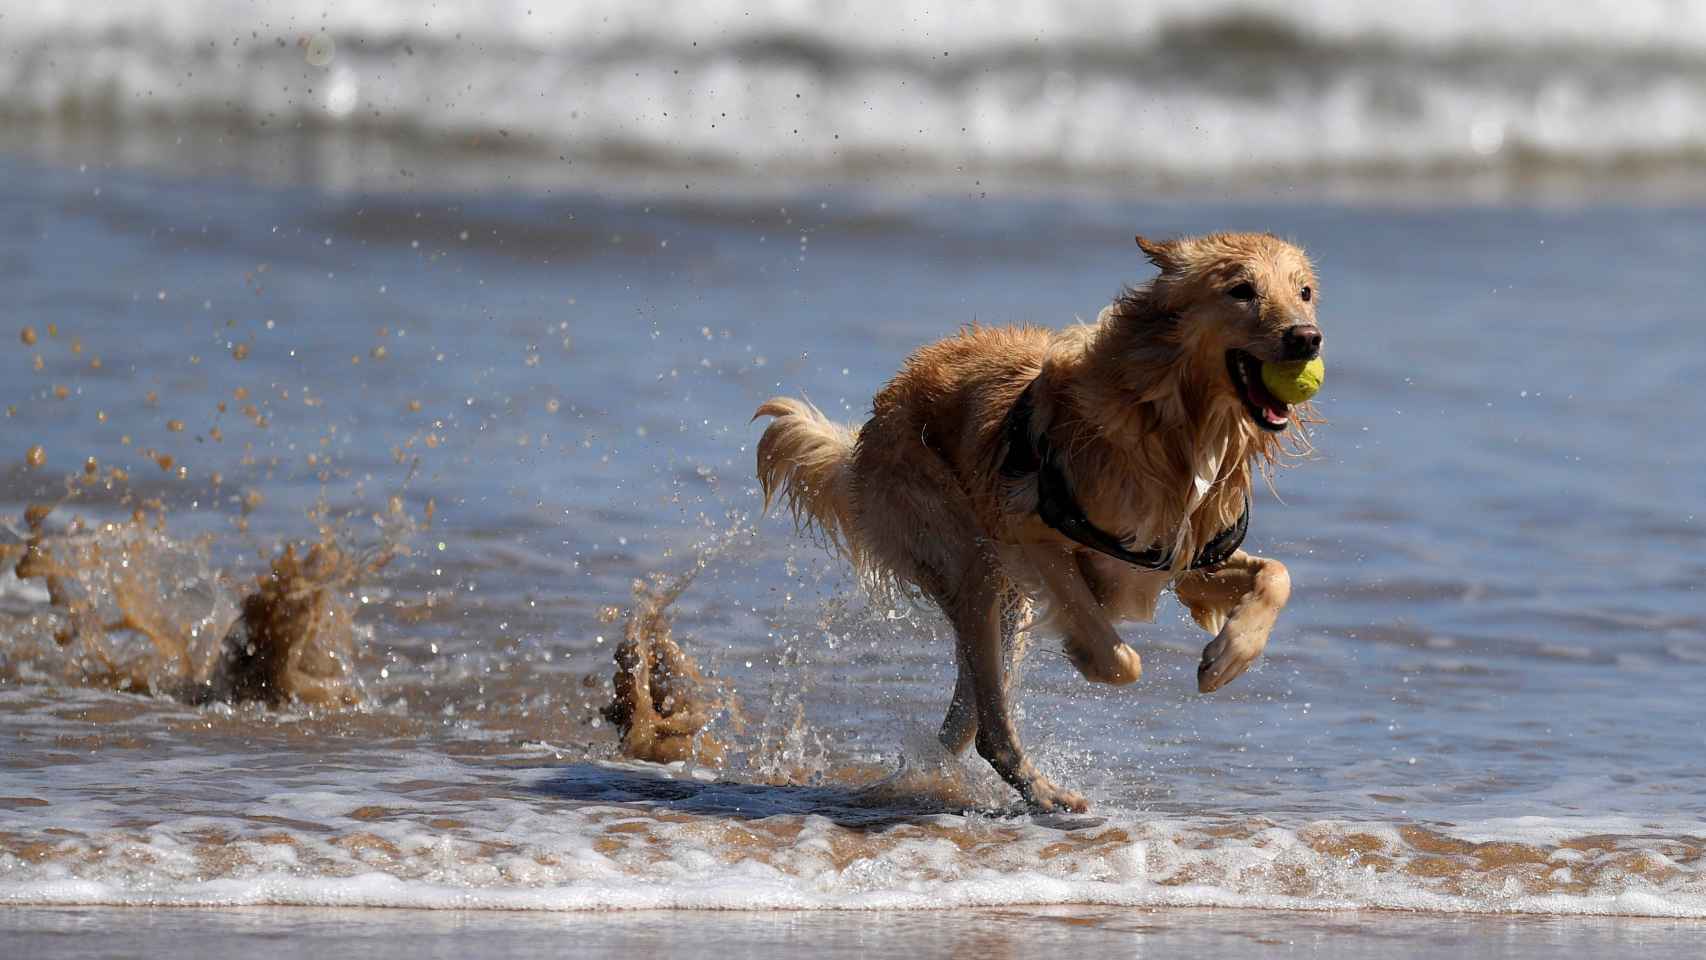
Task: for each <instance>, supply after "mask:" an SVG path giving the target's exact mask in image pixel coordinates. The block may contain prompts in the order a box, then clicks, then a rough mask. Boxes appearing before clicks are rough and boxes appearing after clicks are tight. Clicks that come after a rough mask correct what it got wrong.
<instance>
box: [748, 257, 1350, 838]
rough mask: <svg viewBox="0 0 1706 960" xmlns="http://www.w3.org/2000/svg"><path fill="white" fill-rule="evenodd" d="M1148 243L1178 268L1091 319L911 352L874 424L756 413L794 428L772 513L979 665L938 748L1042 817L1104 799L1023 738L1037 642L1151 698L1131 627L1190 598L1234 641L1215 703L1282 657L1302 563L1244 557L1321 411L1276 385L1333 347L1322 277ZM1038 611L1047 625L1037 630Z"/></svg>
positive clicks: (988, 331)
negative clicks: (1279, 466)
mask: <svg viewBox="0 0 1706 960" xmlns="http://www.w3.org/2000/svg"><path fill="white" fill-rule="evenodd" d="M1137 243H1138V246H1139V247H1141V248H1142V249H1143V252H1144V253H1145V254H1146V255H1147V256H1148V258H1149V260H1150V261H1151V262H1152V263H1153V264H1154V265H1155V266H1156V267H1157V268H1158V269H1159V271H1160V272H1159V275H1158V276H1156V277H1155V278H1154V279H1152V280H1150V281H1149V282H1148V283H1145V284H1143V285H1141V286H1137V287H1133V288H1129V289H1127V290H1126V291H1125V292H1124V293H1123V294H1122V295H1121V296H1120V297H1119V298H1118V299H1117V300H1115V301H1114V302H1113V303H1112V304H1111V305H1109V306H1108V307H1107V308H1105V309H1104V310H1102V312H1101V315H1100V316H1099V317H1098V318H1097V321H1096V322H1095V323H1094V324H1080V325H1077V326H1074V327H1071V328H1068V329H1066V330H1058V331H1057V330H1051V329H1046V328H1039V327H1013V328H992V327H979V326H973V327H969V328H966V329H964V330H962V331H961V332H960V334H959V335H958V336H954V337H950V338H948V339H946V340H941V341H938V342H936V343H933V344H930V345H929V346H926V347H924V348H922V349H920V350H919V351H918V352H916V353H914V354H913V355H912V356H911V357H910V358H908V360H907V361H906V365H905V366H904V367H903V368H902V370H901V371H900V373H899V375H897V376H896V377H895V378H894V379H893V380H892V381H890V382H889V384H888V386H886V387H884V388H883V390H882V392H880V393H878V394H877V396H876V399H875V401H874V402H873V405H872V412H871V418H870V420H869V421H868V422H866V423H865V425H864V426H862V427H858V428H849V427H845V426H842V425H839V424H836V423H832V422H831V421H830V420H828V419H827V418H825V417H824V416H823V414H822V413H820V412H819V411H818V410H817V409H816V408H815V407H813V406H811V405H810V404H807V403H805V402H802V401H799V400H794V399H790V398H785V397H778V398H776V399H772V400H770V401H768V402H766V403H765V404H764V405H763V406H761V407H759V408H758V412H757V414H755V415H754V418H753V419H755V420H756V419H757V418H758V417H761V416H769V417H773V418H774V419H773V420H772V421H771V422H770V424H769V426H768V427H767V428H766V429H765V431H764V436H763V438H762V440H760V442H759V444H758V478H759V481H760V483H761V485H762V486H763V489H764V497H765V505H766V507H768V506H769V504H770V502H771V499H772V498H773V497H775V496H778V495H780V496H781V497H782V498H783V499H784V500H785V501H786V502H787V504H788V506H789V508H790V509H791V510H792V511H793V514H794V516H795V519H796V520H797V521H799V522H801V523H802V524H804V525H806V526H807V527H810V528H812V529H814V530H816V531H817V532H818V533H820V534H821V535H822V536H823V537H824V538H825V539H826V540H828V541H829V542H830V543H831V544H833V545H834V546H835V547H837V548H838V549H839V550H840V551H841V552H843V553H845V554H846V556H847V557H849V558H850V559H851V560H852V562H853V563H854V565H855V566H856V568H857V569H858V570H859V571H860V572H861V573H862V574H864V575H866V576H867V577H868V578H870V579H872V580H875V581H879V582H887V583H890V584H893V585H898V586H901V587H910V588H915V589H916V590H917V591H919V592H920V593H922V594H923V595H924V596H925V597H928V598H929V599H930V600H931V601H933V602H934V603H935V604H936V605H937V606H939V607H941V609H942V612H943V614H945V615H946V616H947V618H948V621H949V623H950V624H951V625H952V626H953V629H954V632H955V635H956V638H957V642H956V646H955V653H956V658H957V660H958V665H959V678H958V681H957V682H956V683H955V685H954V694H953V700H952V701H951V703H950V706H949V707H948V715H947V718H946V719H945V720H944V721H943V722H942V729H941V740H942V743H943V744H944V745H945V746H946V747H947V748H948V749H949V750H951V751H953V752H954V753H956V754H958V753H963V752H964V751H965V749H966V747H967V746H968V745H970V744H971V743H973V742H974V741H975V743H976V744H977V752H978V753H979V754H980V755H982V756H983V758H984V759H985V760H987V761H989V763H990V765H991V766H992V767H994V768H995V770H996V771H997V772H998V773H999V774H1000V775H1001V776H1002V778H1003V779H1005V780H1006V781H1007V782H1008V783H1009V784H1011V785H1012V786H1013V788H1014V789H1016V790H1017V791H1018V792H1019V793H1020V795H1021V796H1023V797H1024V799H1025V801H1026V802H1027V803H1028V804H1030V806H1031V807H1032V808H1033V809H1037V810H1042V811H1054V810H1070V811H1081V810H1083V809H1085V807H1086V803H1085V800H1084V798H1083V797H1082V796H1080V795H1078V794H1076V793H1074V792H1071V791H1069V790H1066V789H1063V788H1061V787H1059V786H1057V785H1055V784H1054V783H1053V782H1051V781H1050V780H1049V779H1048V778H1047V777H1044V776H1043V775H1042V774H1041V773H1039V772H1038V771H1037V769H1036V768H1035V767H1034V766H1033V765H1032V764H1031V762H1030V760H1029V759H1028V758H1027V757H1026V756H1025V751H1024V748H1023V747H1022V746H1021V745H1020V743H1019V735H1018V731H1017V728H1016V727H1015V725H1014V723H1013V719H1012V715H1011V713H1010V711H1009V702H1008V701H1009V697H1008V694H1009V691H1008V686H1009V676H1010V675H1011V672H1012V670H1013V667H1014V663H1013V662H1012V660H1013V658H1014V657H1015V656H1016V655H1017V654H1016V651H1017V650H1018V649H1019V646H1020V644H1019V642H1018V638H1019V636H1020V632H1021V631H1024V630H1026V629H1028V628H1030V629H1038V630H1048V631H1052V632H1056V633H1059V634H1060V636H1061V637H1062V640H1063V646H1064V648H1065V652H1066V654H1067V656H1068V657H1069V658H1070V659H1071V661H1072V663H1073V664H1074V665H1075V666H1076V667H1077V668H1078V670H1079V672H1080V673H1082V674H1083V676H1084V677H1085V679H1087V680H1090V681H1092V682H1095V683H1109V684H1127V683H1131V682H1132V681H1134V680H1136V679H1137V678H1138V675H1139V673H1140V672H1141V671H1142V663H1141V661H1140V660H1139V658H1138V655H1137V653H1136V652H1135V651H1134V650H1132V649H1131V647H1129V646H1127V645H1126V644H1125V643H1124V642H1123V641H1121V640H1120V637H1119V634H1118V633H1116V632H1115V630H1114V627H1113V622H1116V621H1120V620H1142V621H1150V620H1153V619H1154V615H1155V604H1156V601H1157V600H1158V598H1159V597H1160V595H1161V593H1162V592H1163V590H1165V589H1166V588H1167V587H1168V586H1169V585H1170V586H1172V587H1173V589H1174V591H1175V593H1176V594H1177V595H1178V597H1179V599H1180V600H1181V601H1182V602H1183V603H1184V604H1185V606H1186V607H1188V608H1189V609H1190V611H1191V614H1192V616H1193V617H1194V618H1195V620H1196V622H1197V623H1199V624H1200V625H1202V627H1203V628H1204V629H1205V630H1207V631H1208V632H1210V633H1212V634H1213V635H1214V639H1213V640H1212V641H1211V642H1210V643H1209V644H1208V646H1206V647H1205V648H1204V649H1203V655H1202V663H1201V665H1200V666H1198V668H1197V687H1198V689H1199V690H1202V691H1203V692H1208V691H1212V690H1216V689H1218V688H1220V687H1221V686H1224V685H1225V684H1227V683H1229V682H1231V681H1232V680H1233V679H1234V678H1236V677H1237V676H1238V675H1239V674H1241V673H1243V672H1244V669H1245V668H1246V667H1248V666H1249V665H1250V662H1251V661H1252V660H1254V659H1255V658H1256V657H1257V656H1258V655H1259V654H1260V653H1261V652H1262V648H1263V647H1264V646H1265V645H1266V644H1267V640H1268V634H1269V632H1270V631H1271V630H1272V629H1273V625H1274V620H1275V618H1276V617H1277V616H1278V615H1279V612H1280V609H1281V608H1282V607H1284V606H1285V603H1286V600H1287V598H1288V597H1289V596H1290V593H1291V581H1290V578H1289V576H1288V574H1287V573H1286V569H1285V567H1284V566H1283V565H1281V564H1280V563H1279V562H1278V561H1274V560H1268V559H1264V558H1262V557H1257V556H1252V555H1250V554H1248V553H1245V552H1244V551H1243V550H1241V549H1238V546H1239V544H1240V543H1241V542H1242V541H1243V538H1244V531H1245V528H1246V526H1247V524H1248V520H1249V510H1250V502H1251V487H1252V484H1253V471H1254V470H1256V469H1260V470H1261V471H1262V472H1263V473H1264V474H1269V473H1270V467H1271V465H1272V464H1273V463H1274V462H1276V461H1277V460H1278V459H1279V458H1280V457H1281V456H1282V455H1284V454H1287V453H1295V452H1301V451H1303V450H1306V449H1307V444H1308V440H1307V437H1306V436H1305V435H1304V434H1303V432H1302V431H1303V426H1302V424H1303V423H1304V422H1306V417H1305V413H1306V412H1307V410H1306V409H1304V410H1298V409H1293V408H1292V407H1290V406H1288V405H1287V404H1285V403H1283V402H1281V401H1280V400H1278V399H1276V398H1275V397H1274V396H1272V395H1271V394H1270V393H1269V392H1268V390H1267V389H1266V388H1265V387H1264V386H1263V385H1262V379H1261V373H1260V371H1261V365H1262V363H1264V362H1269V361H1281V360H1297V359H1307V358H1313V357H1316V356H1318V355H1319V354H1320V351H1321V342H1322V334H1321V328H1320V326H1319V324H1318V323H1317V322H1316V317H1315V308H1316V304H1317V303H1318V302H1319V299H1318V297H1317V289H1316V281H1315V274H1314V269H1313V267H1312V266H1311V265H1310V262H1309V259H1308V257H1307V256H1306V255H1305V254H1304V252H1303V251H1302V250H1300V249H1299V248H1298V247H1296V246H1294V245H1292V244H1290V243H1287V242H1285V241H1283V240H1280V239H1279V238H1277V237H1274V236H1271V235H1268V234H1252V233H1220V234H1212V235H1208V236H1201V237H1187V238H1180V239H1175V240H1169V241H1165V242H1157V241H1151V240H1147V239H1145V238H1143V237H1138V238H1137ZM1282 438H1287V439H1288V440H1289V441H1290V442H1289V443H1288V444H1286V445H1284V446H1282V444H1281V439H1282ZM1033 602H1034V603H1035V608H1036V609H1040V610H1042V611H1045V613H1044V615H1043V616H1042V617H1040V618H1038V619H1037V620H1036V622H1035V623H1030V622H1028V620H1027V614H1028V612H1029V611H1030V610H1031V609H1032V608H1033Z"/></svg>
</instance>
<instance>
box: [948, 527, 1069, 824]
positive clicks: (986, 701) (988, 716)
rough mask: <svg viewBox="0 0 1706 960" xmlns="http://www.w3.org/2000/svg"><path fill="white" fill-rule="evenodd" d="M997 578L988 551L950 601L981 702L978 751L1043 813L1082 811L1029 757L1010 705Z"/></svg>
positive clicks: (963, 578) (966, 572)
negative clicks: (1020, 738) (1020, 737)
mask: <svg viewBox="0 0 1706 960" xmlns="http://www.w3.org/2000/svg"><path fill="white" fill-rule="evenodd" d="M997 578H998V574H997V572H996V570H995V568H994V566H993V564H992V562H991V560H990V558H989V557H988V555H987V554H986V552H985V551H983V550H979V551H977V552H976V554H975V555H974V559H973V561H972V563H971V564H970V565H969V566H968V567H967V568H966V569H965V570H964V571H963V573H962V574H961V576H960V577H958V578H956V580H957V583H956V584H955V589H953V590H952V591H951V593H950V594H949V595H948V596H947V597H946V598H945V599H947V600H948V601H949V603H948V604H947V605H946V607H945V609H946V612H947V614H948V619H949V620H950V621H952V623H953V625H954V633H955V635H956V637H957V642H958V645H959V653H960V656H961V657H962V658H963V660H964V662H965V665H966V667H967V668H969V672H970V673H971V681H972V687H973V691H974V693H975V695H976V698H977V733H976V735H975V737H974V741H975V742H976V744H977V752H978V754H979V755H980V756H982V757H983V759H985V760H987V761H989V765H990V766H991V767H994V768H995V772H996V773H998V774H1000V775H1001V779H1003V780H1005V781H1007V782H1008V783H1009V784H1011V785H1012V787H1013V789H1015V790H1017V791H1019V795H1020V796H1022V797H1024V798H1025V802H1026V803H1028V804H1030V805H1031V806H1032V807H1033V808H1035V809H1038V810H1042V811H1050V812H1052V811H1057V810H1071V811H1074V812H1080V811H1083V810H1084V809H1085V808H1086V807H1087V806H1088V804H1087V803H1086V802H1085V800H1084V798H1083V797H1081V796H1079V795H1078V794H1076V793H1073V792H1071V791H1070V790H1064V789H1062V788H1060V787H1058V786H1056V785H1055V784H1054V782H1053V781H1051V780H1049V779H1048V778H1047V777H1045V776H1043V775H1042V773H1040V772H1039V771H1038V770H1037V768H1036V767H1035V766H1034V765H1032V763H1031V760H1030V758H1029V757H1027V756H1025V748H1024V747H1023V746H1022V745H1021V744H1020V742H1019V728H1018V726H1017V725H1016V724H1014V722H1013V714H1012V711H1011V710H1010V709H1009V703H1008V692H1009V691H1008V683H1007V666H1008V665H1007V650H1006V645H1005V644H1004V643H1003V638H1002V635H1001V632H1002V631H1001V610H1000V605H1001V595H1000V590H999V584H998V583H997Z"/></svg>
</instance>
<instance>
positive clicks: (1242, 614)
mask: <svg viewBox="0 0 1706 960" xmlns="http://www.w3.org/2000/svg"><path fill="white" fill-rule="evenodd" d="M1174 589H1175V591H1176V592H1177V593H1178V595H1179V599H1180V600H1181V601H1183V602H1184V604H1185V606H1186V607H1188V608H1190V611H1191V616H1192V617H1194V618H1195V619H1196V621H1197V623H1198V624H1200V625H1201V626H1202V628H1203V629H1205V630H1208V631H1209V632H1211V633H1213V634H1214V635H1215V636H1214V639H1213V640H1212V641H1210V642H1209V645H1208V646H1206V647H1204V648H1203V651H1202V663H1200V664H1198V665H1197V689H1198V690H1200V691H1202V692H1203V693H1208V692H1210V691H1213V690H1219V689H1220V688H1221V687H1224V686H1226V685H1227V684H1229V683H1231V682H1232V681H1233V680H1235V679H1237V678H1238V675H1239V674H1241V673H1243V672H1244V670H1245V668H1246V667H1248V666H1250V664H1251V662H1253V661H1254V660H1255V659H1256V658H1257V657H1259V656H1261V653H1262V649H1263V648H1264V647H1266V646H1267V645H1268V634H1269V633H1271V632H1272V631H1273V629H1274V621H1275V620H1276V619H1278V618H1279V612H1280V611H1281V610H1282V609H1284V608H1285V602H1286V601H1287V600H1288V599H1290V597H1291V574H1289V573H1287V572H1286V569H1285V564H1283V563H1280V562H1279V561H1278V560H1268V559H1266V558H1263V557H1257V556H1253V555H1251V554H1248V553H1245V552H1244V551H1242V550H1239V551H1237V552H1236V553H1234V554H1233V555H1232V559H1230V560H1228V561H1226V563H1224V564H1222V565H1221V566H1220V567H1219V568H1217V569H1215V570H1213V571H1201V572H1196V573H1189V574H1186V575H1185V576H1183V577H1181V578H1179V582H1178V584H1177V585H1176V586H1175V588H1174Z"/></svg>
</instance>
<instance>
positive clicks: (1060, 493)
mask: <svg viewBox="0 0 1706 960" xmlns="http://www.w3.org/2000/svg"><path fill="white" fill-rule="evenodd" d="M1035 385H1036V381H1035V380H1033V381H1031V383H1030V385H1027V386H1026V387H1025V389H1024V392H1022V393H1020V394H1019V398H1018V399H1017V400H1014V401H1013V408H1012V409H1011V410H1009V411H1008V412H1007V420H1006V423H1005V424H1004V426H1003V430H1004V431H1005V432H1006V434H1007V456H1006V458H1005V459H1003V460H1002V461H1001V474H1002V476H1004V477H1007V478H1008V479H1010V480H1018V479H1021V478H1023V477H1027V476H1030V475H1031V474H1036V477H1037V516H1038V517H1039V518H1041V519H1042V521H1043V522H1044V523H1046V524H1048V525H1049V526H1051V527H1053V528H1054V529H1055V530H1058V531H1059V532H1060V533H1061V534H1062V535H1063V536H1066V537H1068V538H1070V539H1072V540H1074V541H1076V542H1078V543H1080V544H1083V545H1084V546H1086V547H1089V548H1090V549H1092V550H1094V551H1096V552H1097V553H1104V554H1107V555H1108V556H1110V557H1113V558H1114V559H1116V560H1123V561H1125V562H1126V563H1129V564H1131V565H1132V566H1134V567H1142V568H1143V569H1145V570H1171V569H1172V568H1173V548H1172V547H1171V546H1163V545H1161V544H1159V543H1158V544H1155V545H1154V546H1152V547H1150V548H1149V549H1147V550H1144V551H1142V552H1141V553H1140V552H1137V551H1134V550H1132V549H1130V547H1129V546H1128V545H1127V544H1128V543H1129V542H1130V541H1129V538H1127V539H1121V538H1119V537H1116V536H1114V535H1113V534H1111V533H1109V532H1108V531H1106V530H1103V529H1102V528H1101V527H1098V526H1096V525H1095V524H1094V523H1091V522H1090V517H1089V516H1088V515H1087V514H1086V513H1085V512H1084V508H1083V507H1082V506H1081V505H1079V503H1078V498H1076V497H1074V496H1073V495H1072V486H1071V485H1070V484H1068V483H1067V482H1066V474H1064V473H1062V472H1061V470H1060V465H1059V464H1057V463H1055V461H1054V456H1053V454H1052V453H1051V452H1050V450H1049V443H1048V437H1047V435H1036V436H1033V435H1032V433H1031V418H1032V414H1033V413H1034V408H1035V401H1034V400H1033V399H1032V397H1031V388H1032V387H1033V386H1035ZM1249 529H1250V500H1249V498H1248V497H1246V498H1245V500H1244V512H1243V513H1241V514H1239V515H1238V522H1237V523H1234V524H1233V525H1232V526H1230V527H1228V528H1226V529H1225V530H1222V531H1220V533H1219V534H1217V535H1216V536H1215V538H1214V539H1213V540H1210V541H1209V542H1208V543H1207V544H1205V545H1204V546H1203V548H1202V549H1201V550H1198V551H1197V555H1196V556H1195V557H1193V558H1192V559H1191V566H1190V569H1192V570H1204V569H1210V568H1213V567H1218V566H1220V565H1221V564H1223V563H1225V562H1226V561H1227V560H1230V559H1231V558H1232V554H1233V552H1234V551H1236V550H1237V549H1238V548H1239V547H1240V546H1241V545H1242V544H1243V543H1244V534H1245V533H1247V532H1248V531H1249Z"/></svg>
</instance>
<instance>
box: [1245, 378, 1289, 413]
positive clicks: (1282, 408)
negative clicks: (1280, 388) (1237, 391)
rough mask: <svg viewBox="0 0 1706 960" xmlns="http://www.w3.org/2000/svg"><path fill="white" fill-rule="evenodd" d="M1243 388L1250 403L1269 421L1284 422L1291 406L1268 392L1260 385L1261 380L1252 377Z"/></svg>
mask: <svg viewBox="0 0 1706 960" xmlns="http://www.w3.org/2000/svg"><path fill="white" fill-rule="evenodd" d="M1244 389H1245V393H1246V394H1247V395H1248V396H1249V398H1250V403H1251V404H1253V405H1254V406H1255V407H1256V408H1258V409H1259V410H1261V411H1262V416H1264V417H1267V418H1268V422H1269V423H1284V422H1285V420H1286V416H1287V415H1288V414H1289V412H1290V410H1291V408H1290V407H1289V406H1287V405H1286V404H1285V402H1284V401H1282V400H1280V399H1279V398H1278V397H1276V396H1274V395H1273V394H1271V393H1269V392H1268V390H1267V388H1266V387H1264V386H1262V384H1261V381H1259V380H1256V379H1254V378H1252V379H1251V380H1250V381H1249V383H1248V384H1247V385H1246V386H1245V388H1244Z"/></svg>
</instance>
